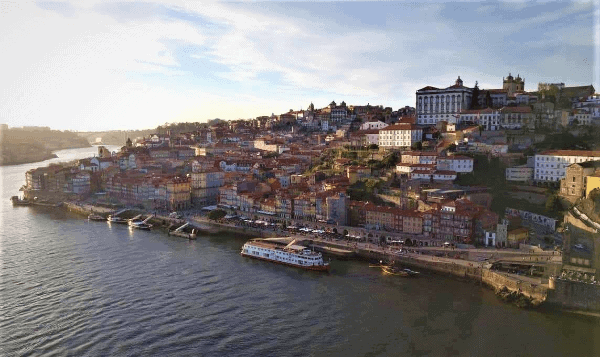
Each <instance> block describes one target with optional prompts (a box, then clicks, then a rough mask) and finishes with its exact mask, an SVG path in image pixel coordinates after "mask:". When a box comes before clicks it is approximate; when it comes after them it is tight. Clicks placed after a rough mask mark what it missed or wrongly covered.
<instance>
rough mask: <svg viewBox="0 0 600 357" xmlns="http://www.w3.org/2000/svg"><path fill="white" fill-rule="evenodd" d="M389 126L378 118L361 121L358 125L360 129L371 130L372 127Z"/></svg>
mask: <svg viewBox="0 0 600 357" xmlns="http://www.w3.org/2000/svg"><path fill="white" fill-rule="evenodd" d="M387 126H389V124H386V123H384V122H382V121H379V120H375V121H368V122H366V123H362V124H361V125H360V130H372V129H383V128H385V127H387Z"/></svg>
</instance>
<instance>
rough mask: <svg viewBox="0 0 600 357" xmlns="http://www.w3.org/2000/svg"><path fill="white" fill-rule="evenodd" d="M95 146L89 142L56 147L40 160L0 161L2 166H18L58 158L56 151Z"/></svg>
mask: <svg viewBox="0 0 600 357" xmlns="http://www.w3.org/2000/svg"><path fill="white" fill-rule="evenodd" d="M93 146H94V145H91V144H89V145H88V146H74V147H66V148H59V149H55V150H49V152H48V153H47V154H46V155H44V158H42V159H40V160H38V159H37V158H35V159H31V160H29V159H25V160H19V161H16V162H10V163H0V166H18V165H26V164H35V163H38V162H42V161H46V160H51V159H56V158H58V155H56V151H61V150H70V149H83V148H89V147H93Z"/></svg>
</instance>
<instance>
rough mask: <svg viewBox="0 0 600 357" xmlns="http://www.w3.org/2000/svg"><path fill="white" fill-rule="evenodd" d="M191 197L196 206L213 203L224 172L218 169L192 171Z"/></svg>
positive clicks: (217, 194) (215, 200)
mask: <svg viewBox="0 0 600 357" xmlns="http://www.w3.org/2000/svg"><path fill="white" fill-rule="evenodd" d="M190 176H191V190H192V191H191V199H192V202H193V203H194V205H196V206H208V205H214V204H216V203H217V201H218V197H219V187H221V186H223V184H224V178H225V173H224V172H222V171H220V170H216V169H213V170H205V171H199V172H192V173H191V174H190Z"/></svg>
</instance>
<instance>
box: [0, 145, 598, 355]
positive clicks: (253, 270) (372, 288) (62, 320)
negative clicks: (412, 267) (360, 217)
mask: <svg viewBox="0 0 600 357" xmlns="http://www.w3.org/2000/svg"><path fill="white" fill-rule="evenodd" d="M95 151H96V149H95V148H87V149H76V150H63V151H59V152H57V154H58V155H59V158H58V159H53V160H48V161H45V162H42V163H36V164H26V165H19V166H7V167H0V172H1V176H0V177H1V178H2V185H1V187H2V195H1V204H0V210H1V212H0V223H1V227H2V228H1V233H2V235H1V241H0V261H1V264H2V267H1V271H0V274H1V275H0V355H2V356H17V355H32V356H33V355H35V356H68V355H72V356H84V355H89V356H138V355H139V356H150V355H155V356H169V355H170V356H198V355H202V356H489V355H498V356H516V355H528V356H600V323H599V320H597V319H595V318H588V317H583V316H580V315H575V314H567V313H560V312H548V311H527V310H521V309H518V308H516V307H513V306H510V305H507V304H504V303H502V302H500V301H498V300H497V298H496V297H495V295H494V294H493V292H491V291H489V290H487V289H485V288H482V287H480V286H477V285H476V284H473V283H470V282H462V281H457V280H455V279H452V278H447V277H443V276H438V275H433V274H428V273H426V272H423V274H422V276H421V277H419V278H418V279H406V278H399V277H394V276H392V277H390V276H384V275H382V274H381V272H380V271H379V270H378V269H373V268H369V267H368V264H367V263H365V262H356V261H339V260H335V259H334V260H332V262H331V265H332V269H331V272H330V273H329V274H323V273H316V272H306V271H301V270H298V269H295V268H291V267H285V266H280V265H276V264H271V263H268V262H262V261H256V260H251V259H249V258H244V257H241V256H240V254H239V251H240V248H241V246H242V245H243V243H244V241H245V239H244V238H241V237H236V236H235V235H232V234H221V235H212V236H205V237H203V236H200V237H198V239H197V240H196V241H188V240H185V239H181V238H176V237H168V236H166V235H164V234H161V233H158V232H145V231H131V230H129V228H128V227H126V226H119V225H113V226H111V225H109V224H108V223H105V222H88V221H87V220H85V219H84V218H83V217H81V216H76V215H72V214H70V213H68V212H63V211H60V210H56V209H50V208H43V207H15V208H13V207H12V206H11V204H10V202H9V198H10V196H13V195H16V194H18V189H19V187H20V186H21V185H23V184H24V182H25V176H24V174H25V171H27V170H28V169H30V168H34V167H38V166H45V165H47V164H48V163H49V162H52V161H68V160H71V159H74V158H80V157H87V156H91V155H92V154H93V153H95Z"/></svg>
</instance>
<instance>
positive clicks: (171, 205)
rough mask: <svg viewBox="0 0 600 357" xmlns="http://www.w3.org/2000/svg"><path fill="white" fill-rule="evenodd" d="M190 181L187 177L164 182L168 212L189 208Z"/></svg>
mask: <svg viewBox="0 0 600 357" xmlns="http://www.w3.org/2000/svg"><path fill="white" fill-rule="evenodd" d="M190 184H191V180H190V178H189V177H174V178H171V179H168V180H167V181H166V202H167V208H168V209H169V210H173V211H178V210H185V209H188V208H190V205H191V187H190Z"/></svg>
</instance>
